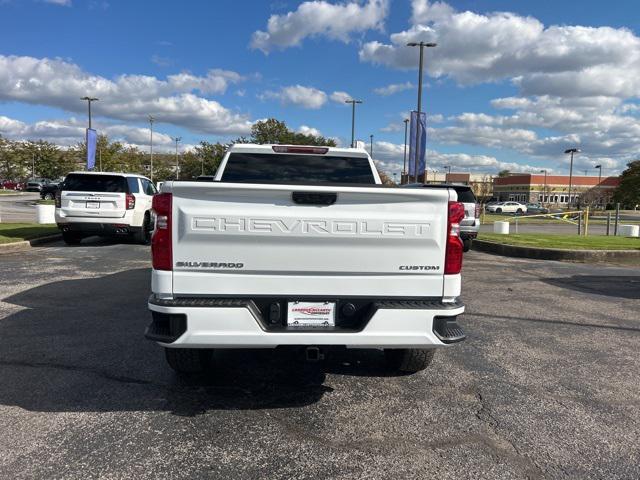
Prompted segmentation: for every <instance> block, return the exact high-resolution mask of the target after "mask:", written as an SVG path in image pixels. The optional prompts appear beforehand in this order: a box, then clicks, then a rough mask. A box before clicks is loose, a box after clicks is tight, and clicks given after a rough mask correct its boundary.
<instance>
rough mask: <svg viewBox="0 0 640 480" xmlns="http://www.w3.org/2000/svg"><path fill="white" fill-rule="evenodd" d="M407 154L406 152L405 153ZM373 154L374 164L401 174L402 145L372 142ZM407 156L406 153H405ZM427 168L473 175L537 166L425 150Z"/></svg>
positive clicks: (521, 170) (535, 169)
mask: <svg viewBox="0 0 640 480" xmlns="http://www.w3.org/2000/svg"><path fill="white" fill-rule="evenodd" d="M407 152H408V151H407ZM373 153H374V157H375V159H376V162H377V163H378V164H379V165H380V166H381V167H382V169H383V170H385V171H386V172H389V173H393V172H401V171H402V168H403V163H404V144H395V143H391V142H374V146H373ZM407 155H408V153H407ZM425 156H426V163H427V168H429V169H430V170H433V169H435V170H440V171H442V170H443V165H451V168H452V169H453V170H454V171H456V170H457V171H462V172H473V173H498V172H499V171H500V170H505V169H507V170H511V171H518V172H537V171H539V170H540V167H539V166H535V165H522V164H519V163H516V162H504V161H500V160H498V159H497V158H496V157H493V156H489V155H469V154H466V153H441V152H438V151H436V150H427V153H426V155H425Z"/></svg>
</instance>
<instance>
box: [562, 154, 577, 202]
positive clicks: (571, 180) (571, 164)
mask: <svg viewBox="0 0 640 480" xmlns="http://www.w3.org/2000/svg"><path fill="white" fill-rule="evenodd" d="M564 153H565V154H567V153H570V154H571V163H570V165H569V199H568V200H569V201H568V203H567V206H568V207H569V208H570V207H571V187H572V183H573V154H574V153H580V149H578V148H567V149H566V150H565V151H564Z"/></svg>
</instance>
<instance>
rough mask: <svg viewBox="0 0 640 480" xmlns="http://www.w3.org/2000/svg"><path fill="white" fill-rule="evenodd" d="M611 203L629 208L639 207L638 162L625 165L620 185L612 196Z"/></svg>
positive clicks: (639, 166)
mask: <svg viewBox="0 0 640 480" xmlns="http://www.w3.org/2000/svg"><path fill="white" fill-rule="evenodd" d="M613 201H614V202H620V203H621V204H622V205H624V206H626V207H631V208H635V207H636V205H640V160H634V161H633V162H630V163H628V164H627V169H626V170H625V171H624V172H622V175H621V176H620V185H618V187H617V188H616V190H615V192H614V194H613Z"/></svg>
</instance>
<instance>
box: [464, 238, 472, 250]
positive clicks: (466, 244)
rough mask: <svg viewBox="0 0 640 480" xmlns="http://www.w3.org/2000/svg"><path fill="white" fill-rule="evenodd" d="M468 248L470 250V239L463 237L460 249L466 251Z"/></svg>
mask: <svg viewBox="0 0 640 480" xmlns="http://www.w3.org/2000/svg"><path fill="white" fill-rule="evenodd" d="M469 250H471V239H470V238H465V239H464V240H462V251H463V252H468V251H469Z"/></svg>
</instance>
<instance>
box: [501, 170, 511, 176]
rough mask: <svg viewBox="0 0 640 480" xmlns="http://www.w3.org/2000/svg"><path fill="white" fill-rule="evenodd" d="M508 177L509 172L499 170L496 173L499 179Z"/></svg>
mask: <svg viewBox="0 0 640 480" xmlns="http://www.w3.org/2000/svg"><path fill="white" fill-rule="evenodd" d="M509 175H511V170H500V171H499V172H498V177H500V178H503V177H508V176H509Z"/></svg>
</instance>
